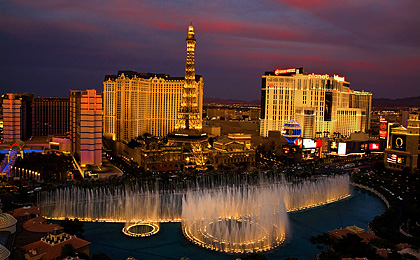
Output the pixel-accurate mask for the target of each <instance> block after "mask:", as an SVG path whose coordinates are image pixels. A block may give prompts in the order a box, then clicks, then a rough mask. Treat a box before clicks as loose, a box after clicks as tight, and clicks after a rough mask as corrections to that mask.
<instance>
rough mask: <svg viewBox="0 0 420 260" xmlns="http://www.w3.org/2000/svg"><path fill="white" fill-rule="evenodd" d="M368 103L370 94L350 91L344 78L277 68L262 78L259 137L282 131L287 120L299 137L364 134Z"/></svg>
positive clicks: (369, 102) (299, 69) (369, 105)
mask: <svg viewBox="0 0 420 260" xmlns="http://www.w3.org/2000/svg"><path fill="white" fill-rule="evenodd" d="M371 104H372V93H370V92H364V91H361V92H360V91H355V90H352V89H350V83H349V82H347V81H346V80H345V78H344V77H340V76H338V75H333V76H330V75H328V74H323V75H319V74H314V73H312V74H308V73H307V72H306V71H305V70H303V68H292V69H283V70H280V69H276V70H275V71H271V72H266V73H265V75H263V76H262V84H261V121H260V122H261V125H260V134H261V136H264V137H267V136H268V132H269V131H281V130H282V127H283V125H284V124H285V123H286V122H287V121H289V120H295V121H296V122H298V123H299V124H300V126H301V128H302V134H301V137H302V138H316V137H321V136H322V137H330V136H333V135H336V134H337V133H339V134H340V135H341V136H350V134H351V133H354V132H367V131H368V129H369V128H370V112H371Z"/></svg>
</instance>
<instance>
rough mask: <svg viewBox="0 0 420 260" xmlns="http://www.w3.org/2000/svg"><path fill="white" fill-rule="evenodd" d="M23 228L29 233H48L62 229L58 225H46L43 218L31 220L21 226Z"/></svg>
mask: <svg viewBox="0 0 420 260" xmlns="http://www.w3.org/2000/svg"><path fill="white" fill-rule="evenodd" d="M23 228H24V229H25V230H27V231H29V232H35V233H49V232H52V231H54V230H61V229H63V227H62V226H60V225H58V224H51V223H50V224H48V222H47V220H46V219H45V218H43V217H35V218H31V219H30V220H28V221H26V222H25V223H24V224H23Z"/></svg>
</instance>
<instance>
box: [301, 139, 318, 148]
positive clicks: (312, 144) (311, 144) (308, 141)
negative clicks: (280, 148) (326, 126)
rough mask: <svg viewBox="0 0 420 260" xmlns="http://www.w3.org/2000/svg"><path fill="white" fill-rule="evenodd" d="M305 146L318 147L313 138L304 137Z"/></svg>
mask: <svg viewBox="0 0 420 260" xmlns="http://www.w3.org/2000/svg"><path fill="white" fill-rule="evenodd" d="M302 144H303V148H316V142H315V141H314V140H312V139H303V142H302Z"/></svg>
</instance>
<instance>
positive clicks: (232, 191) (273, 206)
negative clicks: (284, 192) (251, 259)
mask: <svg viewBox="0 0 420 260" xmlns="http://www.w3.org/2000/svg"><path fill="white" fill-rule="evenodd" d="M274 195H275V194H272V193H271V192H270V189H269V188H259V187H247V186H242V187H228V188H223V189H217V190H204V191H190V192H187V194H186V197H185V199H184V200H183V203H182V231H183V233H184V235H185V236H186V237H187V238H188V239H190V240H191V241H192V242H194V243H196V244H198V245H200V246H203V247H205V248H208V249H212V250H216V251H221V252H228V253H244V252H245V253H248V252H258V251H266V250H269V249H272V248H274V247H276V246H278V245H279V244H281V243H282V242H283V241H284V239H285V234H286V228H287V226H288V219H287V213H286V209H285V207H284V203H283V201H281V200H279V199H278V198H275V197H274Z"/></svg>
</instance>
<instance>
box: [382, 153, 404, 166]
mask: <svg viewBox="0 0 420 260" xmlns="http://www.w3.org/2000/svg"><path fill="white" fill-rule="evenodd" d="M406 158H407V157H406V156H405V155H397V154H393V153H390V154H388V156H387V158H386V162H387V163H393V164H403V165H405V162H406Z"/></svg>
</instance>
